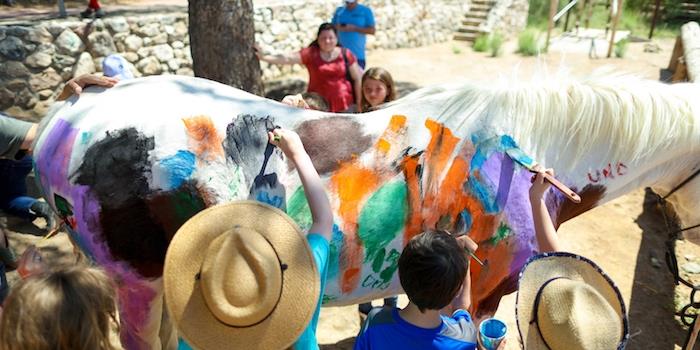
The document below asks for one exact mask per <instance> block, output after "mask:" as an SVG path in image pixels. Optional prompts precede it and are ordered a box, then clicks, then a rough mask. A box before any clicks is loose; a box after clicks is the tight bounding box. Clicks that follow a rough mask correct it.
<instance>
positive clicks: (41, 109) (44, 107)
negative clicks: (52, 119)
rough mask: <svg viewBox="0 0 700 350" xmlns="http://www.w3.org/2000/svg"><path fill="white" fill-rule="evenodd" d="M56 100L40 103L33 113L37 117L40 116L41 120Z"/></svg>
mask: <svg viewBox="0 0 700 350" xmlns="http://www.w3.org/2000/svg"><path fill="white" fill-rule="evenodd" d="M53 103H54V100H53V99H48V100H46V101H39V102H38V103H37V104H36V105H35V106H34V108H33V112H34V114H35V115H37V116H39V118H41V117H43V116H45V115H46V113H48V111H49V108H51V106H52V105H53Z"/></svg>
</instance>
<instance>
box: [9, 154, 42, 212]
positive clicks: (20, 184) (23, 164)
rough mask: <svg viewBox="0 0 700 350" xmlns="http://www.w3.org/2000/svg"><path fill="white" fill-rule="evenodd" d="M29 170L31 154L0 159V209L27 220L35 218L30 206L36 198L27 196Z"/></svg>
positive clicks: (30, 169) (30, 168)
mask: <svg viewBox="0 0 700 350" xmlns="http://www.w3.org/2000/svg"><path fill="white" fill-rule="evenodd" d="M31 171H32V157H31V156H25V157H24V158H22V159H20V160H12V159H0V209H2V210H3V211H5V212H7V213H8V214H12V215H15V216H19V217H21V218H25V219H28V220H34V219H36V215H34V214H33V213H32V211H31V210H30V208H31V206H32V205H33V204H34V203H36V202H37V199H36V198H32V197H29V196H27V183H26V178H27V175H28V174H29V173H30V172H31Z"/></svg>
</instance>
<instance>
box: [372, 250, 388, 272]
mask: <svg viewBox="0 0 700 350" xmlns="http://www.w3.org/2000/svg"><path fill="white" fill-rule="evenodd" d="M385 254H386V249H384V248H382V249H380V250H379V251H378V252H377V254H376V255H375V257H374V260H373V261H372V271H374V272H379V270H381V269H382V265H384V255H385Z"/></svg>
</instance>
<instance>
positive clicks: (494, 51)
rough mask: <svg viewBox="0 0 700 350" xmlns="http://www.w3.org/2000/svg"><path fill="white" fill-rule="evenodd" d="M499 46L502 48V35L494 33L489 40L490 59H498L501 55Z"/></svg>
mask: <svg viewBox="0 0 700 350" xmlns="http://www.w3.org/2000/svg"><path fill="white" fill-rule="evenodd" d="M501 46H503V35H501V34H499V33H494V34H492V35H491V40H489V48H490V49H491V57H498V56H500V55H501Z"/></svg>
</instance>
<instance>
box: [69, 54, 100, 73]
mask: <svg viewBox="0 0 700 350" xmlns="http://www.w3.org/2000/svg"><path fill="white" fill-rule="evenodd" d="M95 71H96V69H95V62H94V61H93V60H92V56H91V55H90V53H88V52H83V53H81V54H80V57H79V58H78V63H76V65H75V67H73V76H74V77H77V76H81V75H83V74H91V73H95Z"/></svg>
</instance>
